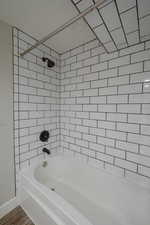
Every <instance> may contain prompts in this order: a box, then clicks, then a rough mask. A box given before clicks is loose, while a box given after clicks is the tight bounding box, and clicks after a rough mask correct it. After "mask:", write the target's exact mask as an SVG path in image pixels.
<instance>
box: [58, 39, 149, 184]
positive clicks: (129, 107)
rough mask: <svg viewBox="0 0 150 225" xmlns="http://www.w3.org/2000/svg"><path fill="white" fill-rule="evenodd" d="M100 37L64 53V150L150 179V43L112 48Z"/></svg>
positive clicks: (110, 169) (62, 60)
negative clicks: (103, 45)
mask: <svg viewBox="0 0 150 225" xmlns="http://www.w3.org/2000/svg"><path fill="white" fill-rule="evenodd" d="M92 43H93V44H92ZM94 43H95V42H94V41H93V42H90V43H89V48H87V46H88V44H85V45H82V46H80V47H78V48H76V49H73V50H70V51H68V52H66V53H64V54H62V55H61V89H60V90H61V96H60V97H61V101H60V103H61V113H60V115H61V116H60V129H61V132H60V133H61V142H60V146H61V150H62V151H64V152H69V151H70V152H72V154H74V155H79V154H80V155H82V157H85V158H86V160H87V161H88V162H89V163H90V162H92V165H93V164H95V165H97V162H99V163H100V164H101V166H102V167H104V168H105V169H106V170H108V171H113V172H116V173H119V174H120V175H123V176H125V177H127V178H129V179H132V178H133V180H134V179H135V180H138V181H139V182H143V183H145V182H147V181H148V182H149V178H150V65H149V64H150V49H149V48H150V45H148V42H145V43H142V44H137V45H134V46H132V47H128V48H126V49H122V50H120V51H119V52H114V53H111V54H106V53H104V52H99V51H97V48H98V45H94ZM90 46H91V47H90ZM93 53H94V55H93ZM72 56H73V57H72ZM139 177H140V179H139Z"/></svg>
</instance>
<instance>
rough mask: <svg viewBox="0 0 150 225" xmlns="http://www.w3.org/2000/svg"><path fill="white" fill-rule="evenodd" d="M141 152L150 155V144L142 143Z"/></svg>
mask: <svg viewBox="0 0 150 225" xmlns="http://www.w3.org/2000/svg"><path fill="white" fill-rule="evenodd" d="M140 154H142V155H146V156H150V146H145V145H140Z"/></svg>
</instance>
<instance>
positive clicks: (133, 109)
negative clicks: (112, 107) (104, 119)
mask: <svg viewBox="0 0 150 225" xmlns="http://www.w3.org/2000/svg"><path fill="white" fill-rule="evenodd" d="M140 110H141V106H140V104H118V105H117V112H119V113H140Z"/></svg>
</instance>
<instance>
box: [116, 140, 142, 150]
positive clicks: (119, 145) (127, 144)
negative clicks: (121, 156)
mask: <svg viewBox="0 0 150 225" xmlns="http://www.w3.org/2000/svg"><path fill="white" fill-rule="evenodd" d="M116 148H119V149H122V150H125V151H128V152H135V153H138V144H133V143H130V142H126V141H119V140H117V141H116Z"/></svg>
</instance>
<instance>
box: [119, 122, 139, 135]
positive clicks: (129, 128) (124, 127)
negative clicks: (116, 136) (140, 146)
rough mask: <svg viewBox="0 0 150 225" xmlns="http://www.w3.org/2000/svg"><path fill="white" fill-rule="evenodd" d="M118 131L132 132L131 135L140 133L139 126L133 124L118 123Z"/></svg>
mask: <svg viewBox="0 0 150 225" xmlns="http://www.w3.org/2000/svg"><path fill="white" fill-rule="evenodd" d="M117 130H119V131H124V132H130V133H139V130H140V129H139V125H138V124H132V123H117Z"/></svg>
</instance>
